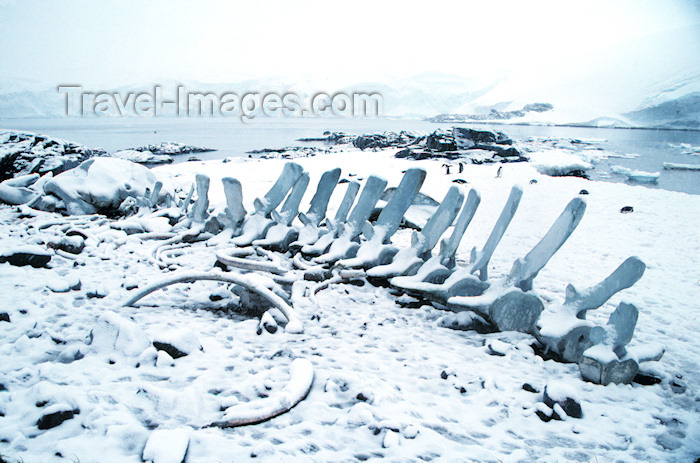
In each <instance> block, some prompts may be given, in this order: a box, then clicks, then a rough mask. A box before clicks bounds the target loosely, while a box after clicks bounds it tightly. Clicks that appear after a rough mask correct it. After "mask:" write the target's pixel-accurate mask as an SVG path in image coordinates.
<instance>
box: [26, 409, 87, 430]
mask: <svg viewBox="0 0 700 463" xmlns="http://www.w3.org/2000/svg"><path fill="white" fill-rule="evenodd" d="M79 413H80V410H63V411H58V412H54V413H49V414H46V415H44V416H42V417H41V418H39V421H37V423H36V426H37V427H38V428H39V429H41V430H46V429H51V428H55V427H56V426H59V425H60V424H61V423H63V422H64V421H67V420H70V419H72V418H73V417H74V416H75V415H78V414H79Z"/></svg>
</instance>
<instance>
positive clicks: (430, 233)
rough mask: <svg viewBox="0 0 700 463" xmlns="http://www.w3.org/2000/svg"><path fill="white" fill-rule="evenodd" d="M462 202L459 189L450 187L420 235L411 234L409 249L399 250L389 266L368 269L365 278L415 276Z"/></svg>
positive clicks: (462, 196) (462, 195) (462, 197)
mask: <svg viewBox="0 0 700 463" xmlns="http://www.w3.org/2000/svg"><path fill="white" fill-rule="evenodd" d="M463 201H464V194H463V193H462V192H461V191H460V189H459V188H458V187H456V186H453V187H451V188H450V189H449V190H448V191H447V194H446V195H445V198H444V199H443V200H442V203H440V206H439V207H438V209H437V210H436V211H435V213H434V214H433V216H432V217H431V218H430V220H429V221H428V223H427V224H426V225H425V227H424V228H423V229H422V230H421V231H420V233H418V232H413V235H412V236H411V247H408V248H404V249H401V250H399V252H398V253H396V255H395V256H394V258H393V259H392V262H391V263H390V264H384V265H379V266H375V267H373V268H370V269H369V270H368V271H367V276H368V277H374V278H377V277H379V278H390V277H394V276H397V275H410V274H415V273H416V272H417V271H418V269H419V268H420V266H421V265H422V264H423V262H425V260H426V257H427V256H428V255H430V252H431V251H432V250H433V248H434V247H435V245H436V244H437V242H438V240H439V239H440V237H441V236H442V234H443V233H444V232H445V230H447V227H449V226H450V225H451V224H452V222H453V221H454V219H455V217H456V216H457V213H458V212H459V209H460V207H461V206H462V202H463Z"/></svg>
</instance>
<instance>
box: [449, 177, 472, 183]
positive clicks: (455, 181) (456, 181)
mask: <svg viewBox="0 0 700 463" xmlns="http://www.w3.org/2000/svg"><path fill="white" fill-rule="evenodd" d="M452 183H458V184H464V183H469V182H467V181H466V180H464V179H463V178H455V179H453V180H452Z"/></svg>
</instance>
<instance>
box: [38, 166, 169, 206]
mask: <svg viewBox="0 0 700 463" xmlns="http://www.w3.org/2000/svg"><path fill="white" fill-rule="evenodd" d="M157 181H158V178H157V177H156V176H155V174H153V173H152V172H151V171H150V170H149V169H148V168H146V167H143V166H141V165H139V164H134V163H131V162H129V161H124V160H121V159H109V158H93V159H90V160H88V161H85V162H83V163H82V164H80V165H79V166H78V167H76V168H75V169H71V170H68V171H66V172H62V173H60V174H58V175H57V176H55V177H54V178H53V179H51V180H49V181H48V182H46V184H45V185H44V192H45V193H47V194H52V195H54V196H56V197H58V198H59V199H60V200H61V201H63V204H64V205H65V208H66V211H67V213H68V214H70V215H87V214H94V213H96V212H99V211H115V210H118V209H119V207H120V206H121V205H122V203H123V202H124V201H125V200H127V198H134V199H135V198H141V197H143V196H144V195H145V194H146V191H147V190H148V191H153V190H154V188H155V185H156V182H157ZM168 194H170V195H171V196H172V192H171V191H170V189H161V191H160V195H159V198H158V199H159V201H160V200H165V196H166V195H168Z"/></svg>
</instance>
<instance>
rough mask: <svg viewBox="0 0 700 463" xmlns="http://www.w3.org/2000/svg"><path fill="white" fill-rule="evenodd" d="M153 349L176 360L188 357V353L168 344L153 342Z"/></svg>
mask: <svg viewBox="0 0 700 463" xmlns="http://www.w3.org/2000/svg"><path fill="white" fill-rule="evenodd" d="M153 347H155V348H156V349H157V350H162V351H165V352H167V354H168V355H170V356H171V357H172V358H174V359H179V358H180V357H184V356H186V355H187V352H182V351H181V350H180V349H178V348H177V347H175V346H173V345H172V344H168V343H167V342H159V341H153Z"/></svg>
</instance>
